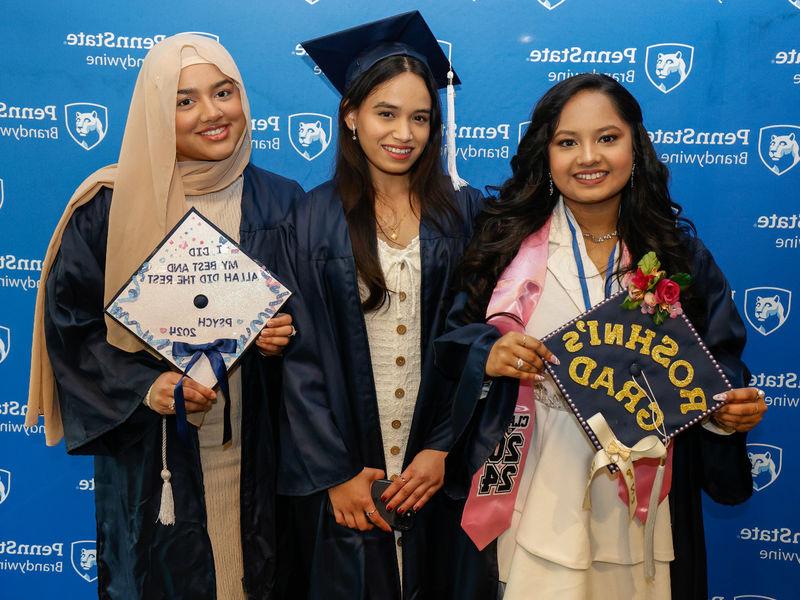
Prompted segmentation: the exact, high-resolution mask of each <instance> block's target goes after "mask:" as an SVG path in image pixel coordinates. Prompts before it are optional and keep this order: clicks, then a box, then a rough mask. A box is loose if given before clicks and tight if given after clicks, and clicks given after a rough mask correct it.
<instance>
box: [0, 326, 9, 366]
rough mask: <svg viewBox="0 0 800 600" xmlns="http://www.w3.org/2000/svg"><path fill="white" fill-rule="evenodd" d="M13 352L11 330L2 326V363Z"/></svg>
mask: <svg viewBox="0 0 800 600" xmlns="http://www.w3.org/2000/svg"><path fill="white" fill-rule="evenodd" d="M9 352H11V330H10V329H9V328H8V327H3V326H2V325H0V363H2V362H3V361H4V360H5V359H6V358H8V354H9Z"/></svg>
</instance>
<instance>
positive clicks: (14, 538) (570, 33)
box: [0, 0, 800, 600]
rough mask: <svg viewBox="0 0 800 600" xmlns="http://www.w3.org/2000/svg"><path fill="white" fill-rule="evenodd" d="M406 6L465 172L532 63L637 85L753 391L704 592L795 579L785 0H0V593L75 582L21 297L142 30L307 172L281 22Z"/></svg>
mask: <svg viewBox="0 0 800 600" xmlns="http://www.w3.org/2000/svg"><path fill="white" fill-rule="evenodd" d="M413 8H419V9H420V10H422V12H423V14H424V15H425V17H426V19H427V20H428V21H429V23H430V25H431V27H432V28H433V30H434V31H435V32H436V34H437V36H438V37H439V38H440V40H441V41H442V44H443V46H444V47H445V48H446V50H448V51H449V52H451V55H452V61H453V64H454V66H455V68H456V69H457V71H458V73H459V75H460V77H461V79H462V81H463V82H464V83H463V85H462V86H461V87H460V88H459V90H458V102H457V109H458V114H457V121H458V133H459V140H458V144H459V157H458V163H459V164H458V168H459V171H460V173H461V174H462V175H463V176H465V177H466V178H467V179H468V180H469V181H470V183H472V184H473V185H478V186H483V185H486V184H495V183H499V182H501V181H502V180H503V179H504V178H505V177H506V176H507V174H508V173H509V168H508V161H509V158H510V157H511V156H512V155H513V153H514V151H515V148H516V145H517V142H518V139H519V135H520V132H521V131H524V128H525V126H526V124H527V123H526V121H527V119H528V118H529V114H530V110H531V107H532V105H533V103H534V102H535V100H536V99H538V98H539V96H541V94H542V93H543V92H544V91H545V90H546V89H547V88H548V87H549V86H550V85H552V83H553V82H556V81H559V80H561V79H563V78H565V77H568V76H570V75H572V74H574V73H578V72H582V71H597V72H602V73H609V74H611V75H612V76H614V77H615V78H618V79H619V80H620V81H622V82H623V83H624V84H625V85H626V86H628V87H629V89H630V90H631V91H632V92H633V93H634V94H635V95H636V97H637V98H638V99H639V101H640V102H641V103H642V105H643V107H644V110H645V124H646V125H647V128H648V130H649V131H650V132H651V135H652V136H653V140H654V142H655V145H656V148H657V149H658V151H659V154H660V155H661V158H662V160H663V161H664V162H666V163H667V164H668V165H669V167H670V169H671V170H672V175H673V180H672V189H673V193H674V196H675V198H676V199H678V201H680V202H681V203H682V204H683V205H684V207H685V208H686V211H687V213H688V215H689V216H690V217H691V218H692V219H694V221H695V222H696V223H697V225H698V229H699V231H700V232H701V235H702V237H703V238H704V240H705V242H706V244H707V245H708V246H709V247H710V248H711V250H712V251H713V252H714V254H715V256H716V258H717V260H718V262H719V263H720V264H721V266H722V268H723V270H724V271H725V273H726V274H727V276H728V278H729V279H730V281H731V285H732V287H733V289H734V290H735V299H736V303H737V305H738V306H739V310H740V311H741V313H742V315H743V316H744V317H745V319H746V321H747V323H748V325H747V327H748V334H749V342H748V346H747V350H746V359H747V362H748V364H749V365H750V367H751V369H752V371H753V381H752V382H751V383H752V384H754V385H759V386H760V387H762V388H763V389H764V390H765V391H766V393H767V403H768V404H769V405H770V409H769V412H768V414H767V416H766V418H765V420H764V422H763V424H762V425H761V426H760V427H759V428H758V429H756V430H755V431H754V432H753V433H752V434H751V436H750V451H751V459H752V462H753V473H754V476H755V480H754V481H755V483H754V487H755V490H756V492H755V493H754V496H753V498H752V500H750V501H749V502H748V503H747V504H745V505H743V506H740V507H736V508H726V507H720V506H715V505H713V504H711V503H707V505H706V517H707V518H706V529H707V533H708V535H707V543H708V549H709V566H710V588H709V590H710V597H711V598H713V599H715V600H732V599H734V598H738V599H745V598H762V599H773V600H789V599H793V598H798V597H800V593H799V592H798V589H800V518H799V517H798V514H797V511H796V509H795V502H796V499H797V498H798V497H799V496H800V483H798V475H800V466H799V462H798V459H799V458H800V443H798V441H797V440H798V438H797V435H796V433H795V432H796V429H797V427H798V423H800V408H799V407H798V403H799V402H800V392H799V391H798V386H799V385H800V380H798V371H799V370H800V369H798V361H797V339H798V334H800V318H798V317H797V316H795V315H794V314H793V313H796V312H800V308H797V309H796V310H795V311H792V303H793V295H794V293H795V292H798V291H800V288H798V286H800V278H798V269H797V261H798V256H800V211H798V193H797V189H798V187H800V0H761V1H759V2H755V1H748V0H672V1H671V2H663V1H656V0H418V1H417V2H406V1H399V0H393V1H387V0H373V1H372V2H369V3H367V2H360V1H355V0H271V1H270V2H259V1H256V0H248V1H242V0H239V1H234V0H231V1H230V2H228V3H226V4H223V3H220V2H216V1H211V0H195V2H192V3H185V2H181V3H158V6H157V7H156V4H150V3H139V2H136V3H130V2H119V1H116V0H104V1H103V2H97V1H95V0H82V1H81V2H69V1H67V2H48V1H47V0H27V1H26V2H13V3H11V2H9V3H4V6H3V10H2V13H3V14H2V19H0V39H2V40H3V43H2V53H0V156H2V160H0V590H2V591H0V597H2V598H4V599H8V600H11V599H14V600H16V599H19V598H37V599H39V598H40V599H51V598H53V599H55V598H70V599H73V598H74V599H81V598H91V597H95V596H96V592H95V585H96V584H95V583H94V581H95V579H96V575H97V571H96V567H95V566H93V564H92V560H91V559H92V550H93V549H94V535H95V533H94V532H95V523H94V511H93V488H94V482H93V479H92V462H91V460H90V459H87V458H73V457H68V456H67V455H66V454H65V452H64V449H63V446H61V447H57V448H46V447H45V445H44V436H43V428H42V427H34V428H31V429H24V428H23V426H22V424H23V420H24V413H25V402H26V397H27V381H28V380H27V373H28V367H29V350H30V336H31V318H32V313H33V306H34V297H35V290H36V286H37V285H38V283H37V282H38V276H39V270H40V265H41V262H40V261H41V259H42V257H43V255H44V250H45V247H46V245H47V242H48V240H49V236H50V233H51V231H52V229H53V226H54V225H55V223H56V221H57V219H58V217H59V215H60V214H61V211H62V207H63V206H64V204H65V202H66V201H67V199H68V198H69V196H70V194H71V193H72V191H73V189H74V188H75V187H76V186H77V185H78V183H80V181H81V180H82V179H83V178H84V177H85V176H86V175H88V174H89V173H90V172H91V171H93V170H94V169H96V168H98V167H100V166H102V165H105V164H107V163H110V162H113V161H115V160H116V157H117V153H118V151H119V146H120V140H121V137H122V133H123V130H124V125H125V118H126V113H127V106H128V101H129V99H130V95H131V92H132V90H133V85H134V81H135V78H136V74H137V71H138V67H139V66H140V65H141V61H142V58H143V57H144V55H145V53H146V51H147V48H149V47H151V46H152V45H153V44H154V43H157V42H158V41H159V40H161V39H163V37H165V36H167V35H171V34H174V33H178V32H183V31H198V32H205V33H206V34H208V35H212V36H214V37H218V38H219V40H220V41H221V42H222V43H223V44H224V45H225V46H226V47H227V48H228V50H230V52H231V54H232V55H233V56H234V58H235V59H236V60H237V62H238V64H239V67H240V69H241V71H242V73H243V76H244V79H245V82H246V84H247V88H248V93H249V95H250V100H251V104H252V113H253V123H252V126H253V160H254V162H255V163H256V164H258V165H259V166H263V167H265V168H267V169H271V170H274V171H277V172H279V173H282V174H284V175H286V176H289V177H292V178H295V179H297V180H298V181H300V183H301V184H302V185H303V186H305V187H306V188H307V189H308V188H310V187H313V186H314V185H316V184H318V183H320V182H322V181H323V180H325V179H327V178H328V177H329V175H330V173H331V159H332V157H333V146H334V145H335V139H333V138H335V132H331V117H332V116H334V115H335V111H336V107H337V102H338V97H337V95H336V94H335V93H334V91H333V89H332V88H331V86H330V85H329V84H328V83H327V82H326V80H325V79H324V78H323V77H320V76H319V73H318V71H316V70H315V68H314V65H313V64H312V63H311V61H310V60H309V58H308V57H307V56H305V54H304V53H303V51H302V49H301V48H300V47H299V45H298V42H300V41H301V40H304V39H308V38H311V37H314V36H316V35H319V34H323V33H327V32H330V31H333V30H336V29H340V28H343V27H347V26H351V25H354V24H357V23H359V22H363V21H367V20H373V19H377V18H381V17H384V16H387V15H390V14H394V13H398V12H402V11H405V10H410V9H413ZM79 113H80V114H79ZM79 121H80V122H81V126H80V127H79V126H77V124H78V122H79ZM317 122H319V125H318V127H320V128H322V129H323V130H324V131H325V132H326V134H328V135H327V143H316V144H311V145H308V146H306V145H303V142H302V141H301V140H300V139H299V138H298V131H299V127H300V124H301V123H317ZM331 134H333V135H331ZM794 300H797V299H796V298H795V299H794Z"/></svg>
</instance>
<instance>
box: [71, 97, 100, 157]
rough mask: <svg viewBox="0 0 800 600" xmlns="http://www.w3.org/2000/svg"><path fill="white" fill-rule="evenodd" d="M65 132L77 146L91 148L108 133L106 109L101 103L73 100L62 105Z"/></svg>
mask: <svg viewBox="0 0 800 600" xmlns="http://www.w3.org/2000/svg"><path fill="white" fill-rule="evenodd" d="M64 118H65V119H66V122H67V132H68V133H69V135H70V137H71V138H72V139H73V140H74V141H75V143H76V144H78V146H80V147H81V148H83V149H84V150H91V149H92V148H94V147H95V146H97V144H99V143H100V142H102V141H103V138H105V137H106V133H108V109H107V108H106V107H105V106H103V105H102V104H93V103H91V102H73V103H72V104H67V105H66V106H64Z"/></svg>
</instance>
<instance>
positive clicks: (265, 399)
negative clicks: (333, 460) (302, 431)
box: [26, 34, 311, 600]
mask: <svg viewBox="0 0 800 600" xmlns="http://www.w3.org/2000/svg"><path fill="white" fill-rule="evenodd" d="M249 160H250V111H249V106H248V102H247V96H246V93H245V89H244V86H243V84H242V79H241V76H240V74H239V70H238V69H237V67H236V64H235V63H234V61H233V59H232V58H231V56H230V55H229V54H228V52H227V51H226V50H225V49H224V48H223V47H222V46H220V45H219V44H218V43H217V42H215V41H213V40H211V39H209V38H207V37H203V36H196V35H188V34H184V35H178V36H174V37H172V38H168V39H166V40H164V41H163V42H161V43H159V44H158V45H156V46H155V47H153V49H152V50H150V52H148V54H147V57H146V58H145V60H144V64H143V65H142V68H141V71H140V73H139V76H138V78H137V81H136V87H135V88H134V92H133V98H132V100H131V106H130V112H129V114H128V121H127V124H126V128H125V134H124V137H123V140H122V148H121V151H120V157H119V162H118V163H117V164H116V165H111V166H108V167H105V168H103V169H101V170H99V171H97V172H96V173H94V174H93V175H91V176H90V177H89V178H88V179H87V180H86V181H84V182H83V184H81V186H80V187H79V188H78V190H77V191H76V192H75V194H74V195H73V197H72V199H71V201H70V203H69V204H68V206H67V209H66V211H65V212H64V215H63V216H62V218H61V220H60V222H59V224H58V226H57V228H56V232H55V234H54V236H53V238H52V241H51V243H50V246H49V248H48V252H47V256H46V258H45V261H44V267H43V270H42V285H41V287H40V291H39V295H38V297H37V302H36V316H35V323H34V338H33V353H32V365H31V386H30V397H29V403H28V417H27V420H26V424H27V425H28V426H30V425H32V424H34V423H35V422H36V421H37V419H38V417H39V415H40V414H43V415H44V419H45V431H46V438H47V443H48V444H50V445H52V444H56V443H58V442H59V440H61V438H62V437H63V438H65V440H66V446H67V451H68V452H69V453H71V454H90V455H95V461H94V466H95V475H94V479H95V486H96V489H95V501H96V516H97V564H98V586H99V596H100V597H101V598H126V599H134V598H141V599H146V600H155V599H158V598H187V599H188V598H191V599H192V600H202V599H209V600H210V599H213V598H220V599H222V598H224V599H225V600H230V599H236V598H253V599H255V598H258V599H267V598H270V597H272V591H273V583H274V573H275V568H276V557H275V550H276V540H275V534H274V530H275V521H274V499H275V488H274V477H275V471H276V467H275V449H274V445H275V441H274V437H273V435H272V430H273V426H272V416H271V414H270V413H271V410H272V408H271V407H272V406H276V405H277V400H278V397H279V391H280V388H279V387H277V386H278V385H279V384H280V381H279V380H280V377H279V375H278V374H277V373H276V369H277V368H279V366H280V364H279V363H277V364H274V365H273V366H272V368H270V369H267V367H266V364H267V362H268V361H267V360H265V359H264V358H262V356H260V355H259V353H258V352H255V349H250V350H248V351H246V352H245V353H244V354H243V355H242V358H241V361H240V363H239V365H240V366H239V367H235V368H234V369H233V370H231V372H230V374H229V390H230V394H229V396H230V397H229V398H224V399H223V398H222V397H219V396H221V394H220V395H217V394H215V392H214V391H213V390H211V389H209V388H207V387H205V386H202V385H200V384H199V383H197V382H195V381H193V380H191V379H190V378H187V379H185V380H184V383H183V397H184V401H185V409H186V412H187V413H189V417H190V420H191V421H192V422H193V423H195V424H198V425H200V427H199V428H196V427H189V428H188V430H189V436H188V440H187V441H185V442H184V441H181V440H179V439H178V437H177V435H176V416H175V413H176V407H175V406H176V397H175V396H174V395H173V394H174V390H175V386H176V384H177V383H178V382H179V379H180V374H179V373H176V372H174V371H172V370H170V369H169V366H168V364H167V363H166V362H165V361H161V360H158V359H157V358H155V357H154V355H151V354H150V353H148V352H147V351H145V349H144V346H143V345H142V343H140V342H139V340H138V338H135V337H134V336H133V335H132V334H130V333H129V332H127V330H125V329H123V328H122V326H121V325H119V324H118V323H116V322H114V321H112V320H110V319H108V318H106V319H104V314H103V307H104V305H105V303H106V302H108V300H109V299H110V298H112V297H113V296H114V295H115V294H116V293H117V291H118V290H119V289H120V287H121V286H122V284H123V283H125V282H126V281H127V280H128V279H129V278H130V276H131V274H132V273H133V272H134V271H135V270H136V269H137V268H138V267H139V265H140V264H141V262H142V261H143V260H144V259H145V258H146V257H147V256H148V255H149V254H150V253H151V251H152V250H153V249H154V248H155V247H156V245H157V244H158V243H159V242H160V241H161V240H162V238H163V237H164V236H165V235H166V234H167V233H168V232H169V231H170V230H171V229H172V227H173V226H174V225H175V224H176V223H177V222H178V221H179V220H180V218H181V217H182V216H183V215H184V214H185V213H186V211H187V209H188V208H189V207H194V208H196V209H198V210H199V211H200V212H201V213H203V214H204V215H205V216H206V217H207V218H209V219H210V220H211V221H212V222H214V224H215V225H216V226H217V227H218V228H219V229H221V230H222V231H223V232H225V233H226V234H227V236H228V237H229V238H231V239H232V240H235V241H237V242H238V243H239V245H240V246H241V248H242V249H243V250H244V251H245V252H246V253H248V254H249V255H250V256H251V257H253V258H256V259H257V260H258V261H260V262H261V263H262V264H264V265H267V267H268V268H269V269H271V270H272V271H273V272H274V273H275V275H276V276H277V277H278V278H279V280H280V281H281V282H282V283H284V284H285V285H286V286H287V287H288V288H289V289H296V287H297V286H296V285H295V282H294V279H293V276H292V268H291V265H292V260H293V256H294V252H293V250H292V248H293V246H292V241H291V240H292V239H293V235H292V233H291V231H290V228H289V226H288V225H287V224H286V223H285V215H286V214H287V213H288V211H289V208H290V206H291V204H292V203H293V202H295V201H296V200H297V199H298V198H300V197H301V196H302V195H303V192H302V190H301V189H300V187H299V186H298V185H297V184H296V183H294V182H292V181H289V180H286V179H283V178H282V177H279V176H277V175H274V174H272V173H268V172H266V171H263V170H261V169H259V168H257V167H255V166H253V165H251V164H249ZM165 301H167V300H165ZM287 309H291V301H290V305H289V306H287ZM300 312H302V311H300ZM293 331H294V330H293V329H292V327H291V326H290V323H289V319H288V317H286V316H281V317H276V318H275V319H273V320H272V323H271V327H268V328H267V329H265V330H264V331H262V334H261V335H260V337H259V339H258V341H257V342H256V343H257V345H258V348H259V349H260V350H261V351H262V353H266V354H278V353H279V352H280V349H281V348H282V347H283V346H285V345H286V344H287V343H288V339H289V335H290V333H292V332H293ZM309 368H311V367H309ZM215 398H216V399H217V400H218V401H217V402H213V400H214V399H215ZM223 400H224V401H223ZM177 401H179V402H180V400H177ZM224 422H228V423H230V424H231V428H230V431H231V439H230V441H229V443H227V444H225V445H221V441H222V440H223V429H225V431H228V430H227V428H224ZM226 437H227V436H226Z"/></svg>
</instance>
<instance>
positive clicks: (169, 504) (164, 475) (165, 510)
mask: <svg viewBox="0 0 800 600" xmlns="http://www.w3.org/2000/svg"><path fill="white" fill-rule="evenodd" d="M171 478H172V473H170V472H169V469H168V468H167V418H166V417H162V418H161V479H162V480H163V481H164V483H163V485H162V486H161V508H160V509H159V511H158V522H159V523H161V524H162V525H175V499H174V498H173V496H172V484H171V483H170V481H169V480H170V479H171Z"/></svg>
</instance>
